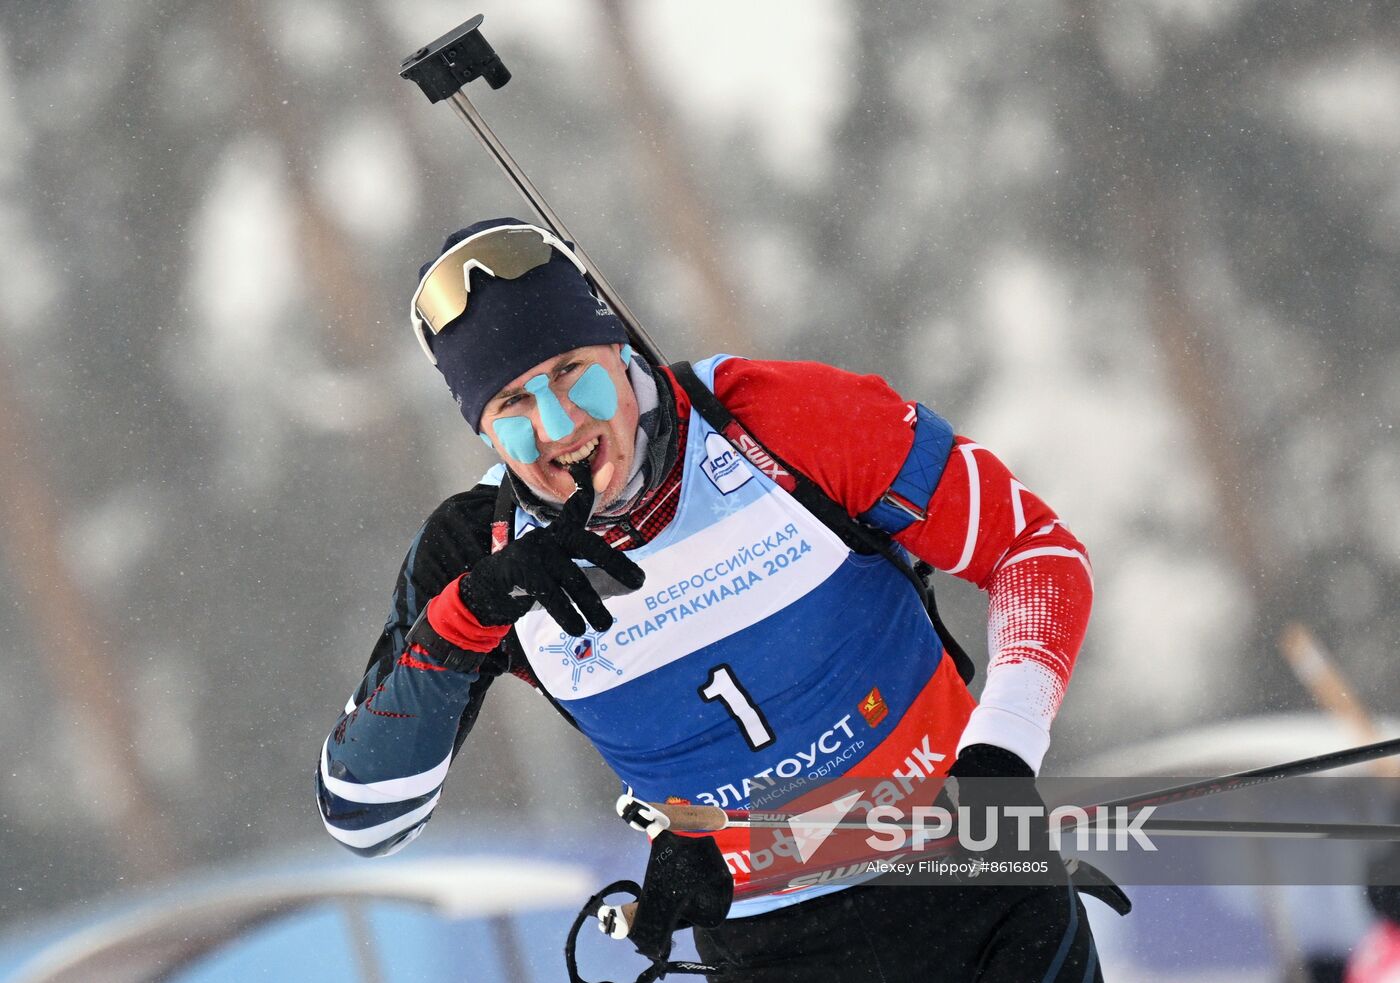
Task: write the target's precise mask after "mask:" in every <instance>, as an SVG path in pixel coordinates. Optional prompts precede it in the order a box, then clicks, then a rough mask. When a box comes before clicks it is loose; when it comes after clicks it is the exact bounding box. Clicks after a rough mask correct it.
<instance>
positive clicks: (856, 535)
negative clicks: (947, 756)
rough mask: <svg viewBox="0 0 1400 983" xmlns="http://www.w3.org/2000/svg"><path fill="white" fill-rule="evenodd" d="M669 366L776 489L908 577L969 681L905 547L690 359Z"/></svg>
mask: <svg viewBox="0 0 1400 983" xmlns="http://www.w3.org/2000/svg"><path fill="white" fill-rule="evenodd" d="M669 368H670V370H671V372H672V373H673V374H674V375H675V377H676V380H677V381H678V382H679V383H680V384H681V388H682V389H684V390H685V392H686V395H687V396H689V397H690V402H691V404H692V405H693V406H694V407H695V409H696V412H698V413H699V414H700V416H701V418H702V419H703V420H704V421H705V422H706V423H708V424H709V425H710V426H711V427H713V428H714V429H715V430H717V431H718V432H719V433H720V435H721V436H723V437H724V439H725V440H727V441H729V443H730V444H732V445H733V447H734V449H735V450H737V451H738V452H739V453H740V454H743V455H744V457H745V458H747V459H748V460H749V461H750V462H752V463H753V464H754V466H755V467H757V468H758V469H759V470H760V471H761V472H763V474H765V475H766V476H767V477H769V478H770V479H772V480H773V482H774V483H775V484H777V485H778V487H779V488H781V489H783V491H785V492H787V493H788V494H789V495H791V496H792V497H793V498H795V499H797V501H798V504H800V505H801V506H802V507H803V508H805V509H806V510H807V511H808V512H811V513H812V514H813V515H815V516H816V517H817V518H818V519H820V520H821V522H822V524H823V525H824V526H826V527H827V528H828V529H830V530H831V531H832V532H834V533H835V534H836V535H837V536H838V537H840V539H841V542H843V543H845V544H846V545H847V546H848V547H849V548H850V549H851V550H853V551H855V552H857V553H865V554H869V553H879V554H880V555H881V556H883V557H884V558H885V559H886V560H889V561H890V563H892V564H894V567H895V569H897V570H898V571H899V572H900V573H902V574H904V576H905V577H906V578H908V580H909V582H910V583H911V584H913V585H914V589H915V590H917V591H918V592H919V597H920V598H922V600H923V602H924V608H925V609H926V610H927V611H928V615H929V620H930V621H932V622H933V627H934V630H935V631H936V632H937V633H938V639H939V641H941V642H942V643H943V648H944V650H945V651H947V653H948V654H949V655H950V656H952V657H953V665H954V666H955V667H956V668H957V670H958V675H959V676H961V677H962V680H963V682H964V683H970V682H972V677H973V675H975V673H976V671H977V670H976V666H974V665H973V662H972V659H971V658H969V657H968V654H967V653H966V652H965V651H963V647H962V646H961V645H960V644H958V640H957V639H956V638H954V637H953V633H952V632H950V631H949V630H948V626H947V625H945V624H944V623H943V619H942V618H941V617H940V616H939V614H938V604H937V602H936V601H935V600H934V596H933V588H932V587H930V586H929V583H928V581H927V580H926V579H925V578H924V577H923V576H921V575H920V573H919V571H918V570H916V569H915V567H914V566H912V565H911V564H910V562H909V559H908V557H907V556H906V555H905V553H904V550H903V549H902V548H901V547H900V546H899V545H898V544H897V543H895V541H894V540H893V539H892V538H891V537H890V535H889V534H888V533H886V532H884V531H883V530H881V529H876V528H874V527H873V526H867V525H866V524H865V523H863V522H860V521H858V520H857V519H856V518H855V517H853V516H852V515H851V514H850V513H849V512H847V511H846V509H845V508H844V507H843V506H842V505H840V504H839V503H838V502H837V501H836V500H835V499H833V498H832V497H831V496H830V495H828V494H827V493H826V492H824V491H822V489H821V487H820V486H819V485H818V484H817V483H816V482H815V481H813V480H812V479H811V478H809V477H807V476H806V475H805V474H803V473H802V472H801V471H798V470H797V469H796V468H794V467H792V466H791V465H789V464H788V463H787V462H785V461H784V460H783V459H782V458H780V457H779V456H778V455H776V454H774V453H773V452H772V451H771V450H769V449H768V448H767V447H765V446H764V445H763V444H762V443H761V442H760V441H759V440H758V439H757V438H756V437H754V435H753V434H751V433H750V432H749V431H748V429H747V428H745V426H744V425H743V424H742V423H740V422H739V421H738V420H737V419H736V418H735V416H734V414H733V413H731V412H729V407H727V406H725V405H724V403H723V402H721V401H720V398H719V397H718V396H716V395H715V394H714V392H713V391H712V390H711V389H710V388H709V387H708V386H706V385H705V384H704V383H703V382H701V381H700V377H699V376H698V375H696V374H695V369H694V368H693V367H692V366H691V364H690V363H689V362H672V363H671V364H670V366H669ZM921 566H923V567H926V568H927V569H928V570H929V571H930V572H931V571H932V569H933V568H932V567H928V565H927V564H923V563H922V562H921Z"/></svg>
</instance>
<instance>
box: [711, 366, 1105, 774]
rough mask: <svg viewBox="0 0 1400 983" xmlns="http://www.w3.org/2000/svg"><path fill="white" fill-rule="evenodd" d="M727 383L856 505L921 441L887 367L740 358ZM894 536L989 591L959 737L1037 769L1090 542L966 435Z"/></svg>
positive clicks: (1065, 677) (1065, 664)
mask: <svg viewBox="0 0 1400 983" xmlns="http://www.w3.org/2000/svg"><path fill="white" fill-rule="evenodd" d="M715 392H716V394H717V395H718V396H719V398H720V400H721V401H722V402H723V403H724V404H725V405H726V406H728V407H729V409H730V412H732V413H733V414H734V415H735V416H736V417H738V418H739V420H740V421H741V422H742V423H743V424H744V426H745V427H747V428H748V429H749V431H750V432H752V433H753V435H754V436H755V437H757V438H758V440H759V441H760V442H761V443H763V444H764V445H766V446H767V447H768V448H769V449H770V450H772V451H773V452H774V453H775V454H777V456H778V457H780V458H782V459H783V460H785V461H786V462H787V463H788V464H790V465H792V466H793V467H794V468H796V469H797V470H799V471H801V472H803V473H804V474H806V475H807V476H808V477H809V478H811V479H812V480H813V481H815V482H816V483H817V485H819V486H820V487H821V489H822V490H823V491H825V492H826V493H827V494H828V495H830V496H831V497H832V498H833V499H835V500H836V501H837V502H839V503H841V504H842V505H844V506H845V507H846V510H847V511H848V512H849V513H850V514H852V515H860V514H861V513H863V512H865V511H866V510H868V509H869V508H870V507H871V506H872V505H874V504H875V502H876V501H877V500H878V499H879V498H880V496H881V495H883V494H884V493H885V492H886V491H887V490H888V489H889V487H890V485H891V483H892V482H893V481H894V478H895V476H896V475H897V474H898V473H899V470H900V468H901V467H902V466H903V464H904V460H905V458H906V457H907V456H908V454H909V450H910V448H911V446H912V445H913V442H914V436H913V431H912V430H911V429H910V425H909V422H908V421H909V420H910V419H911V416H910V410H911V407H912V405H913V404H911V403H910V401H908V400H906V399H904V398H903V397H901V396H900V395H899V394H898V393H896V392H895V391H894V390H893V389H892V388H890V386H889V385H888V384H887V383H886V382H885V381H884V380H883V379H881V378H879V377H878V376H860V375H855V374H853V373H850V372H844V371H842V370H840V369H836V368H832V367H831V366H827V365H820V364H817V363H812V362H760V361H746V360H743V359H728V360H726V361H724V362H722V363H720V365H719V367H718V369H717V370H716V373H715ZM916 504H920V505H925V509H926V518H924V519H923V520H921V521H918V522H915V523H913V524H912V525H910V526H909V527H908V528H906V529H904V530H903V531H902V532H900V533H899V534H898V535H897V536H896V537H895V539H896V541H897V542H898V543H900V544H901V545H902V546H904V547H905V548H906V549H908V550H909V551H910V552H911V553H913V554H914V555H915V556H918V557H920V558H921V559H923V560H925V561H926V562H928V563H930V564H931V565H933V566H934V567H937V568H938V569H940V570H945V571H948V572H949V573H952V574H954V575H956V576H958V577H961V578H962V579H964V580H968V581H971V582H972V583H974V584H976V585H977V586H978V587H980V588H981V589H983V590H985V591H986V592H987V593H988V596H989V601H990V610H989V618H988V649H989V664H988V672H987V684H986V686H985V687H984V689H983V694H982V700H981V706H979V708H978V710H977V711H976V712H975V713H974V714H973V719H972V721H971V722H970V723H969V725H968V729H967V731H966V732H965V733H964V740H963V741H962V742H961V743H960V747H962V746H966V745H967V744H970V743H977V742H982V741H985V742H988V743H995V744H998V745H999V746H1001V747H1006V748H1007V749H1009V750H1011V751H1014V752H1016V753H1017V754H1019V755H1020V756H1021V757H1022V758H1024V759H1025V760H1026V761H1027V762H1028V763H1029V764H1030V765H1031V766H1032V767H1033V768H1036V769H1038V768H1039V766H1040V761H1041V758H1043V756H1044V753H1045V749H1046V748H1047V747H1048V746H1049V728H1050V721H1051V720H1052V719H1053V718H1054V715H1055V713H1056V711H1057V710H1058V708H1059V705H1060V701H1061V699H1062V698H1063V696H1064V690H1065V686H1066V685H1067V683H1068V682H1069V677H1070V673H1071V671H1072V669H1073V666H1074V660H1075V657H1076V656H1077V654H1078V652H1079V648H1080V645H1081V644H1082V643H1083V640H1084V633H1085V630H1086V628H1087V626H1088V620H1089V609H1090V607H1091V604H1092V598H1093V584H1092V579H1091V574H1090V569H1089V560H1088V555H1087V553H1086V551H1085V549H1084V546H1083V545H1082V544H1081V543H1080V542H1079V540H1078V539H1076V538H1075V536H1074V535H1073V534H1072V533H1071V532H1070V531H1069V529H1068V528H1066V527H1065V525H1064V524H1063V523H1062V522H1060V520H1059V518H1058V517H1057V516H1056V515H1055V513H1054V511H1053V510H1051V508H1050V507H1049V506H1048V505H1046V503H1045V502H1044V501H1042V500H1041V499H1040V498H1039V497H1037V496H1036V495H1035V494H1034V493H1032V492H1031V491H1030V490H1029V489H1028V488H1026V486H1025V485H1023V484H1021V483H1020V482H1019V481H1018V480H1017V479H1016V477H1015V475H1013V474H1012V473H1011V471H1010V469H1009V468H1007V466H1006V465H1005V464H1004V463H1002V462H1001V460H999V459H998V458H997V457H996V455H995V454H993V453H992V452H991V451H989V450H987V449H986V448H985V447H982V446H981V445H979V444H975V443H973V442H972V441H969V440H968V439H967V438H965V437H958V438H957V439H956V441H955V443H954V447H953V450H952V453H951V454H950V455H949V458H948V463H947V465H946V466H945V468H944V471H943V474H942V476H941V478H940V480H939V482H938V485H937V487H936V488H935V489H934V492H933V496H932V498H931V499H930V500H929V501H928V502H927V503H916Z"/></svg>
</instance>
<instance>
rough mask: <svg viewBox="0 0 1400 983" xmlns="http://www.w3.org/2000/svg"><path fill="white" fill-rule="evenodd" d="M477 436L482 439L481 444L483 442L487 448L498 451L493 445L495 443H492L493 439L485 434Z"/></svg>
mask: <svg viewBox="0 0 1400 983" xmlns="http://www.w3.org/2000/svg"><path fill="white" fill-rule="evenodd" d="M477 436H478V437H480V438H481V442H482V443H483V444H485V445H486V446H487V447H489V448H491V449H492V450H493V451H494V450H495V449H496V445H495V444H493V443H491V438H490V437H488V436H487V435H486V434H484V433H479V434H477Z"/></svg>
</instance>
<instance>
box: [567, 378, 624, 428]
mask: <svg viewBox="0 0 1400 983" xmlns="http://www.w3.org/2000/svg"><path fill="white" fill-rule="evenodd" d="M569 399H570V400H571V401H572V402H573V404H574V405H575V406H577V407H578V408H579V409H581V410H583V412H585V413H587V414H588V415H589V416H591V417H593V419H595V420H611V419H612V418H613V414H615V413H616V412H617V386H615V385H613V381H612V376H610V375H608V370H607V369H605V368H603V367H602V366H601V365H596V364H595V365H590V366H589V367H588V368H587V369H585V370H584V372H583V375H581V376H579V377H578V381H577V382H575V383H574V384H573V386H572V387H570V389H569Z"/></svg>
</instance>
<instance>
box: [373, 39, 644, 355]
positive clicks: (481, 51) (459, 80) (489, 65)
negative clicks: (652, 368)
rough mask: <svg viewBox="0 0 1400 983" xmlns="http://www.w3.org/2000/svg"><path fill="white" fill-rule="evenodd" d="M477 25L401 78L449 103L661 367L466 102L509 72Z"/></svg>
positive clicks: (410, 64) (417, 60) (435, 47)
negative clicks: (473, 86) (476, 86)
mask: <svg viewBox="0 0 1400 983" xmlns="http://www.w3.org/2000/svg"><path fill="white" fill-rule="evenodd" d="M481 21H482V15H481V14H477V15H476V16H475V17H473V18H472V19H471V20H469V21H467V22H465V23H463V24H459V25H457V26H456V27H455V28H453V29H452V30H450V31H448V32H447V33H446V34H444V35H443V36H442V37H440V38H438V39H437V40H436V41H433V42H432V43H431V44H428V45H425V46H424V47H422V48H419V49H418V50H417V51H415V52H413V54H411V55H409V56H408V57H407V58H405V59H404V60H403V63H402V64H401V65H400V66H399V75H400V77H402V78H405V79H408V80H409V81H410V82H414V83H416V84H417V85H418V87H419V88H420V89H422V90H423V94H424V95H425V96H427V97H428V101H429V102H433V103H436V102H441V101H443V100H444V99H445V100H447V101H449V102H450V103H451V104H452V108H453V110H454V111H455V112H456V113H457V115H458V117H460V118H461V120H462V122H464V123H466V124H467V127H468V128H469V129H470V130H471V131H472V134H473V135H474V136H475V137H476V138H477V140H479V141H480V142H481V145H482V146H483V147H485V148H486V152H487V153H489V154H490V155H491V157H492V159H493V160H495V161H496V163H497V164H498V165H500V168H501V170H502V171H504V172H505V174H506V177H507V178H508V179H509V180H510V182H511V183H512V184H513V185H515V190H516V191H518V192H519V193H520V195H521V197H523V198H524V199H525V203H526V204H528V205H529V206H530V208H531V209H533V210H534V212H535V214H536V215H537V216H538V217H539V219H540V221H542V222H543V223H544V224H545V225H546V226H547V227H548V228H549V231H551V232H553V233H554V234H555V235H556V236H558V237H559V238H560V239H564V240H567V241H568V242H572V243H573V244H574V254H575V255H576V256H578V258H579V261H580V262H581V263H583V266H584V269H586V270H588V276H589V279H591V280H592V281H593V285H594V286H595V287H597V289H598V293H599V294H601V295H602V298H603V300H605V301H607V303H608V306H609V307H611V308H612V309H613V312H614V313H616V314H617V316H618V318H619V319H621V321H622V323H623V325H624V326H625V327H626V329H627V334H628V337H629V339H630V340H631V342H632V347H633V348H635V349H637V350H638V351H640V352H641V353H642V354H643V355H645V356H646V357H647V360H648V361H650V362H651V363H652V364H653V365H665V364H666V359H665V358H664V357H663V356H662V354H661V349H660V348H658V347H657V345H656V342H654V341H653V340H652V338H651V335H649V334H647V331H646V329H645V328H643V327H642V324H641V322H640V321H638V320H637V316H636V315H635V314H633V313H632V309H631V308H630V307H628V306H627V304H626V302H625V301H623V299H622V298H621V297H620V296H619V295H618V293H617V291H616V290H614V289H613V287H612V284H610V283H608V281H607V278H606V277H604V276H603V274H602V272H601V271H600V270H599V269H598V265H597V264H596V263H594V262H593V260H591V259H589V257H588V254H587V253H586V252H584V250H583V247H582V246H580V245H579V244H578V240H577V239H575V238H574V237H573V235H572V234H571V233H570V232H569V230H568V229H567V228H566V227H565V226H564V222H563V220H562V219H561V218H560V217H559V215H558V214H557V213H556V212H555V211H554V209H553V208H551V207H550V206H549V202H547V201H546V200H545V198H544V195H542V194H540V192H539V189H537V188H536V187H535V185H534V184H533V183H532V182H531V181H530V179H529V178H528V177H527V176H526V175H525V172H524V171H523V170H522V169H521V167H520V165H519V164H517V163H516V162H515V158H514V157H512V156H511V155H510V151H508V150H506V148H505V145H504V144H502V143H501V141H500V139H499V138H498V137H497V136H496V134H495V133H493V132H492V131H491V127H489V126H487V125H486V120H484V119H482V117H481V114H480V113H479V112H477V109H476V107H475V106H473V105H472V102H471V100H470V99H468V98H467V94H466V92H465V91H464V90H465V88H466V86H467V84H468V83H469V82H471V81H473V80H475V79H478V78H484V79H485V80H486V84H487V85H489V86H491V88H493V89H499V88H500V87H501V86H503V85H505V84H506V83H507V82H509V81H510V70H509V69H507V68H506V66H505V64H504V63H502V61H501V58H500V56H499V55H498V54H496V52H495V50H494V49H493V48H492V47H491V45H490V43H489V42H487V40H486V38H484V37H482V35H481V30H480V27H481Z"/></svg>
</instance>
